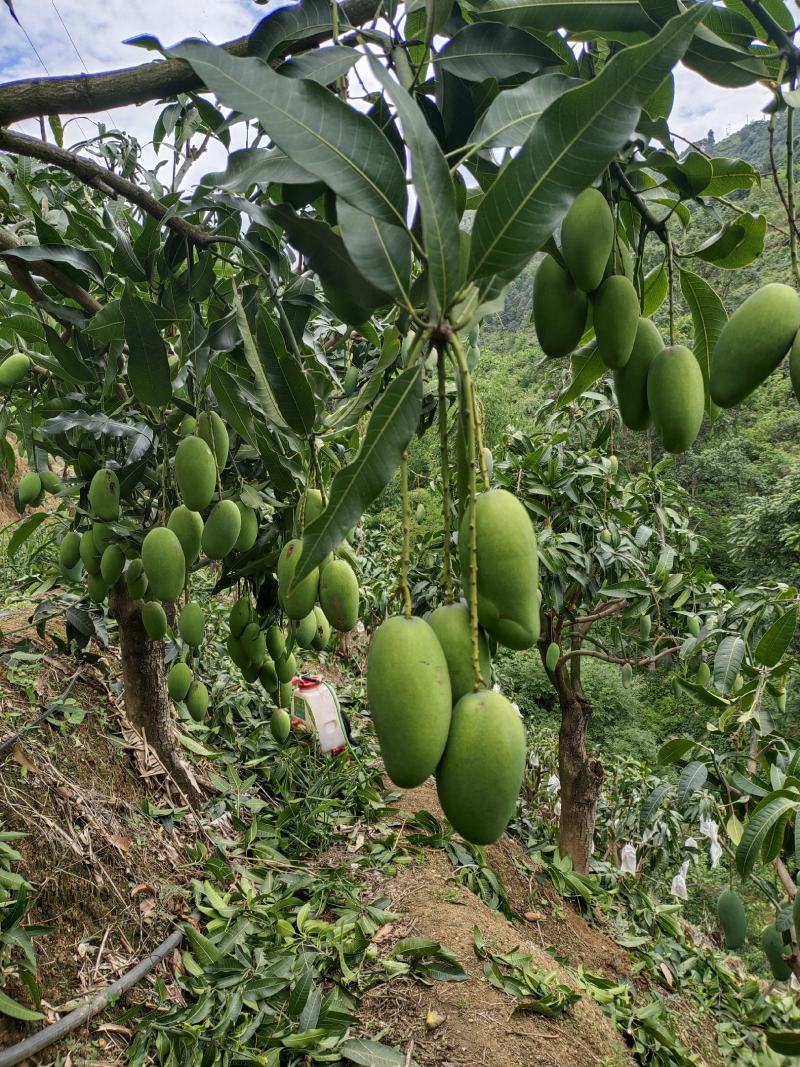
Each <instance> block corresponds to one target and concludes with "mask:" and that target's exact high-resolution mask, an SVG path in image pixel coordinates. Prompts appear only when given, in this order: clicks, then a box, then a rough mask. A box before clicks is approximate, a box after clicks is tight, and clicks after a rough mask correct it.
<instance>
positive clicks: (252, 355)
mask: <svg viewBox="0 0 800 1067" xmlns="http://www.w3.org/2000/svg"><path fill="white" fill-rule="evenodd" d="M233 307H234V311H235V313H236V324H237V326H238V327H239V333H240V335H241V338H242V347H243V349H244V358H245V360H246V361H247V365H248V367H249V368H250V371H251V373H252V375H253V380H254V382H255V392H256V397H257V398H258V402H259V403H260V404H261V407H262V408H263V409H264V413H265V414H266V416H267V418H268V419H270V420H271V421H272V422H274V423H275V425H276V426H286V420H285V419H284V417H283V415H281V412H280V408H279V407H278V402H277V401H276V399H275V394H274V393H273V392H272V387H271V386H270V384H269V379H268V378H267V373H266V370H265V369H264V365H263V363H262V362H261V356H260V355H259V351H258V348H257V347H256V343H255V340H254V339H253V333H252V330H251V329H250V323H249V322H248V321H247V313H246V312H245V310H244V306H243V304H242V298H241V297H240V296H239V293H238V292H237V291H236V289H234V291H233Z"/></svg>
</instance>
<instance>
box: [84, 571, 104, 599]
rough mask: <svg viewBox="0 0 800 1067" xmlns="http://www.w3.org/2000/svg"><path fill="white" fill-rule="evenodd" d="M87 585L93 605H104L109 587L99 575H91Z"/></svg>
mask: <svg viewBox="0 0 800 1067" xmlns="http://www.w3.org/2000/svg"><path fill="white" fill-rule="evenodd" d="M86 585H87V588H88V590H89V599H90V600H91V602H92V603H93V604H102V603H103V601H104V600H105V598H106V593H107V592H108V586H107V585H106V583H105V582H104V581H103V579H102V577H101V576H100V575H99V574H90V575H88V577H87V580H86Z"/></svg>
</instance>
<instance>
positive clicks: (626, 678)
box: [621, 663, 633, 689]
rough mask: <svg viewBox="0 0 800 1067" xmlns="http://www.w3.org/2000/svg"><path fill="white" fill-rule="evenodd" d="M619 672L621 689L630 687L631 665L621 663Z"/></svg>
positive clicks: (631, 678) (631, 677) (631, 679)
mask: <svg viewBox="0 0 800 1067" xmlns="http://www.w3.org/2000/svg"><path fill="white" fill-rule="evenodd" d="M621 674H622V688H623V689H630V687H631V682H632V681H633V667H631V665H630V663H623V664H622V671H621Z"/></svg>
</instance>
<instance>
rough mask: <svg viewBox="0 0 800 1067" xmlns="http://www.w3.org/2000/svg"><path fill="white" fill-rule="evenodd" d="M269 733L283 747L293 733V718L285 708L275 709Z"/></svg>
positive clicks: (271, 717) (270, 720)
mask: <svg viewBox="0 0 800 1067" xmlns="http://www.w3.org/2000/svg"><path fill="white" fill-rule="evenodd" d="M269 732H270V733H271V734H272V736H273V737H274V738H275V740H276V741H277V742H278V744H279V745H282V744H283V743H284V741H285V740H286V738H287V737H288V736H289V734H290V733H291V732H292V717H291V715H290V714H289V712H288V711H285V710H284V709H283V708H275V710H274V711H273V713H272V715H271V716H270V719H269Z"/></svg>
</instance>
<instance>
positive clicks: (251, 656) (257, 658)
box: [241, 622, 267, 667]
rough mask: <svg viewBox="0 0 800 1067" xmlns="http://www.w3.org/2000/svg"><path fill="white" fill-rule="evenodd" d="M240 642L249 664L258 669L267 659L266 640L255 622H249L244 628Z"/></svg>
mask: <svg viewBox="0 0 800 1067" xmlns="http://www.w3.org/2000/svg"><path fill="white" fill-rule="evenodd" d="M241 642H242V648H243V649H244V651H245V655H246V656H247V658H248V660H249V661H250V663H252V664H253V665H254V666H256V667H260V666H261V664H262V663H263V662H264V660H265V659H266V658H267V639H266V636H265V635H264V634H263V633H262V631H261V627H260V626H259V625H258V623H257V622H251V623H249V624H248V625H247V626H246V627H245V629H244V633H243V634H242V636H241Z"/></svg>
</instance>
